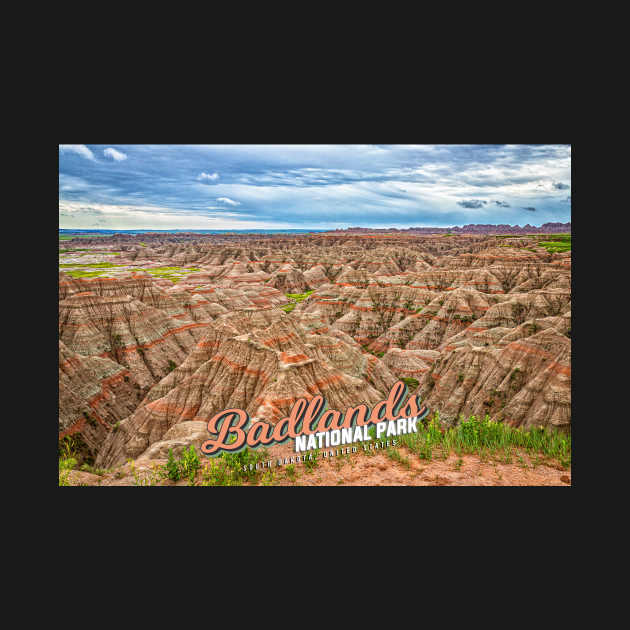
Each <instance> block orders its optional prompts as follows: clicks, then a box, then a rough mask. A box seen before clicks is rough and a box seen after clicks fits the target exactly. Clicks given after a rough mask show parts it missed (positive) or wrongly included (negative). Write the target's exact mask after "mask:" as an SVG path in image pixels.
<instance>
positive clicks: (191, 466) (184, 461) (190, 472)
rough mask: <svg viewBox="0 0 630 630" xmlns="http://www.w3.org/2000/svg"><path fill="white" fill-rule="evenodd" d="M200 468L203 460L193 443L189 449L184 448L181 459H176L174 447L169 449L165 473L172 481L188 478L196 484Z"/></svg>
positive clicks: (190, 482) (191, 482)
mask: <svg viewBox="0 0 630 630" xmlns="http://www.w3.org/2000/svg"><path fill="white" fill-rule="evenodd" d="M200 468H201V462H200V461H199V456H198V455H197V451H196V450H195V447H194V446H193V445H192V444H191V445H190V447H189V448H188V449H186V450H184V452H183V453H182V456H181V457H180V458H179V460H176V459H175V457H174V456H173V449H172V448H169V449H168V461H167V462H166V465H165V473H166V475H167V476H168V478H169V479H171V480H172V481H179V480H180V479H185V478H188V482H189V484H190V485H191V486H194V485H195V476H196V475H197V471H198V470H199V469H200Z"/></svg>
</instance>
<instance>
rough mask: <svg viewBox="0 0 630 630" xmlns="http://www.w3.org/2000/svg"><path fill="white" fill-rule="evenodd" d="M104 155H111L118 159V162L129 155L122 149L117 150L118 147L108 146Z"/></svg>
mask: <svg viewBox="0 0 630 630" xmlns="http://www.w3.org/2000/svg"><path fill="white" fill-rule="evenodd" d="M103 155H104V156H105V157H110V158H112V159H113V160H116V162H122V161H123V160H126V159H127V156H126V155H125V154H124V153H122V152H121V151H116V149H113V148H112V147H107V149H105V150H104V151H103Z"/></svg>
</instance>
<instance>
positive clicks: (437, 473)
mask: <svg viewBox="0 0 630 630" xmlns="http://www.w3.org/2000/svg"><path fill="white" fill-rule="evenodd" d="M395 450H396V451H397V453H398V454H399V455H400V456H401V459H402V460H403V461H402V462H401V461H396V460H394V459H392V458H391V457H390V456H389V455H388V454H387V452H386V451H383V450H379V451H375V452H374V454H373V455H367V454H365V453H363V452H362V451H359V452H357V453H350V454H347V455H345V454H344V455H338V456H335V457H326V458H322V459H319V460H318V465H317V466H316V467H315V468H314V469H313V470H312V471H309V470H308V469H307V467H305V466H304V464H302V463H295V464H294V465H293V470H294V474H291V469H290V468H287V466H286V465H276V462H277V457H278V456H279V455H280V453H273V455H274V459H273V465H272V466H271V468H265V469H263V473H265V472H266V473H267V477H266V479H265V483H264V484H263V481H262V479H260V480H259V482H258V485H276V486H570V485H571V470H570V469H568V470H565V469H564V468H562V466H560V465H559V464H558V463H556V462H552V461H546V462H544V463H543V462H542V459H539V458H538V457H537V456H536V455H527V454H525V453H515V454H514V455H513V457H512V462H511V463H504V462H503V461H501V458H500V457H497V458H496V459H495V460H490V459H484V460H483V461H482V459H480V458H479V456H477V455H462V456H461V457H460V456H458V455H456V454H454V453H451V454H450V455H449V457H448V458H447V459H442V458H441V457H440V456H438V457H434V458H433V459H432V460H422V459H419V457H418V456H417V455H416V454H414V453H412V452H411V451H409V450H408V449H406V448H404V447H399V448H396V449H395ZM290 455H291V453H288V452H284V453H282V456H290ZM293 455H294V454H293ZM165 463H166V460H137V461H136V462H134V463H133V465H131V464H125V465H124V466H121V467H119V468H117V469H114V470H112V471H108V472H106V473H105V474H103V475H95V474H92V473H87V472H81V471H72V472H71V473H70V477H69V481H70V484H71V485H88V486H134V485H169V486H172V485H176V486H187V485H188V481H187V480H181V481H178V482H177V483H174V482H172V481H170V480H168V479H166V480H163V479H160V480H158V476H157V475H156V474H155V470H156V469H157V468H158V467H159V466H162V465H164V464H165ZM134 470H135V473H134ZM269 471H271V472H272V473H273V476H272V477H271V476H270V475H269ZM151 480H152V481H153V484H151V483H149V482H150V481H151ZM200 480H201V475H198V476H197V483H199V481H200ZM244 485H252V484H244ZM253 485H256V484H253Z"/></svg>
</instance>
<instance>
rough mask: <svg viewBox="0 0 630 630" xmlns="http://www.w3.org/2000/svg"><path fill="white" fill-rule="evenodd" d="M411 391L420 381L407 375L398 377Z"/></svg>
mask: <svg viewBox="0 0 630 630" xmlns="http://www.w3.org/2000/svg"><path fill="white" fill-rule="evenodd" d="M400 380H401V381H402V382H403V383H404V384H405V385H406V386H407V387H408V388H409V389H410V390H411V391H414V390H415V389H416V388H417V387H418V384H419V383H420V381H419V380H418V379H416V378H409V377H405V378H401V379H400Z"/></svg>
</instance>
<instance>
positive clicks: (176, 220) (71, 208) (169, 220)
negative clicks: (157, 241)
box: [59, 199, 291, 230]
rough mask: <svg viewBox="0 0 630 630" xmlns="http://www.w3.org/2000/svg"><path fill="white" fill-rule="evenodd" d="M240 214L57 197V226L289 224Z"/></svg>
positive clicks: (276, 226)
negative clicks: (188, 210)
mask: <svg viewBox="0 0 630 630" xmlns="http://www.w3.org/2000/svg"><path fill="white" fill-rule="evenodd" d="M240 216H241V215H237V214H235V213H231V212H228V213H225V212H221V213H208V215H207V216H203V215H198V214H193V213H187V212H182V211H181V210H179V209H174V208H164V207H156V206H130V205H124V204H103V203H90V202H82V201H64V200H61V199H60V200H59V227H61V228H66V229H72V228H74V229H93V228H95V227H96V225H97V224H98V227H99V228H108V229H113V230H133V229H138V230H154V229H157V230H168V229H185V228H189V229H193V230H201V229H205V230H213V229H214V230H234V229H236V230H246V229H286V228H290V227H291V224H290V223H287V222H281V221H261V220H241V219H240ZM244 216H248V217H249V216H251V215H244Z"/></svg>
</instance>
